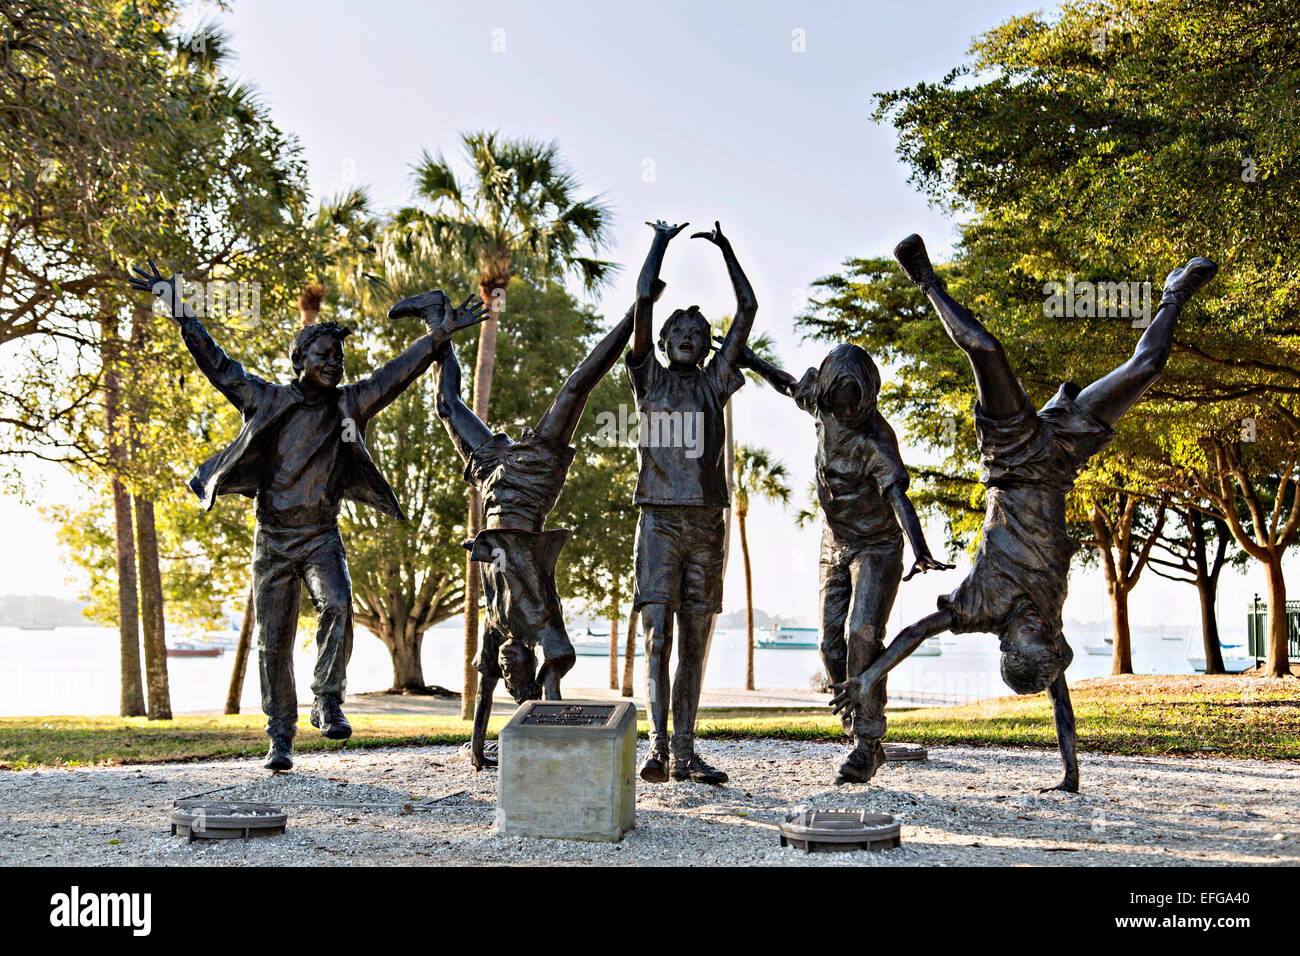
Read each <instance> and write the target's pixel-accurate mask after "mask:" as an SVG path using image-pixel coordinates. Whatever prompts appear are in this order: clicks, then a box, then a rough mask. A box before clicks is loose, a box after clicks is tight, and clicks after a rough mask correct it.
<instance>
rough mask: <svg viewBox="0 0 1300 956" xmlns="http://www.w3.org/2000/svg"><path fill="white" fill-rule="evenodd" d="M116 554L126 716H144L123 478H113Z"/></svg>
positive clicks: (128, 511)
mask: <svg viewBox="0 0 1300 956" xmlns="http://www.w3.org/2000/svg"><path fill="white" fill-rule="evenodd" d="M113 519H114V528H113V534H114V539H115V542H116V547H115V548H114V551H113V557H114V561H115V563H116V565H117V632H118V636H119V637H120V639H121V642H122V654H121V659H122V693H121V701H120V703H121V713H122V716H123V717H143V716H144V714H145V707H144V683H143V681H142V680H141V675H140V605H139V599H138V597H137V590H136V576H135V538H134V536H133V535H132V533H131V496H130V495H129V494H128V493H127V490H126V486H125V485H123V484H122V480H121V479H120V478H114V479H113Z"/></svg>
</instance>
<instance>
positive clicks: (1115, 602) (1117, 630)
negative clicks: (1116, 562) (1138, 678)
mask: <svg viewBox="0 0 1300 956" xmlns="http://www.w3.org/2000/svg"><path fill="white" fill-rule="evenodd" d="M1106 592H1107V594H1109V595H1110V614H1111V624H1112V627H1111V630H1112V633H1113V639H1114V641H1115V651H1114V654H1112V655H1111V664H1110V672H1111V675H1112V676H1114V675H1117V674H1132V673H1133V644H1132V632H1131V630H1130V628H1129V619H1128V591H1127V590H1125V589H1124V588H1123V587H1122V586H1121V585H1120V583H1119V582H1118V581H1115V580H1111V579H1109V578H1108V579H1107V581H1106Z"/></svg>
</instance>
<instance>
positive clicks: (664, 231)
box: [646, 219, 690, 239]
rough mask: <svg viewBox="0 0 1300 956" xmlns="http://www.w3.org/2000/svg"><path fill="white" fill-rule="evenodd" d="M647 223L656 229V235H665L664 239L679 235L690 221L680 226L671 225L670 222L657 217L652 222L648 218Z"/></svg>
mask: <svg viewBox="0 0 1300 956" xmlns="http://www.w3.org/2000/svg"><path fill="white" fill-rule="evenodd" d="M646 225H647V226H649V227H650V228H651V229H653V230H654V231H655V235H656V236H663V237H664V239H671V238H672V237H673V236H675V235H677V234H678V233H679V232H681V231H682V230H683V229H685V228H686V227H687V226H689V225H690V223H689V222H684V223H682V224H681V225H679V226H671V225H669V224H668V223H666V222H664V221H663V220H662V219H656V220H655V221H654V222H650V220H648V219H647V220H646Z"/></svg>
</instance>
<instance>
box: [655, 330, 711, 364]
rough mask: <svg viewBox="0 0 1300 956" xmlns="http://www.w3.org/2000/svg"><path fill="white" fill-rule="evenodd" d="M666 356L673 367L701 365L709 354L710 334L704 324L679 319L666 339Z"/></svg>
mask: <svg viewBox="0 0 1300 956" xmlns="http://www.w3.org/2000/svg"><path fill="white" fill-rule="evenodd" d="M664 354H665V355H667V356H668V361H669V362H670V363H672V364H673V365H699V364H700V363H701V362H703V361H704V358H705V356H707V355H708V354H709V333H708V332H707V331H706V330H705V328H704V323H703V322H693V321H691V320H690V319H679V320H678V321H676V322H674V323H673V325H672V328H670V329H669V330H668V335H667V337H666V338H665V339H664Z"/></svg>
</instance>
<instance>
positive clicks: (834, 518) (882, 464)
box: [794, 368, 908, 551]
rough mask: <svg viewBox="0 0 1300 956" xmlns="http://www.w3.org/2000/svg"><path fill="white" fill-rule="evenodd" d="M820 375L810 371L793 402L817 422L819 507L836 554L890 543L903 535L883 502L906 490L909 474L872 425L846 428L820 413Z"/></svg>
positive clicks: (801, 381)
mask: <svg viewBox="0 0 1300 956" xmlns="http://www.w3.org/2000/svg"><path fill="white" fill-rule="evenodd" d="M817 374H818V373H817V370H816V369H811V368H810V369H809V370H808V371H807V373H806V374H805V375H804V377H803V379H802V380H800V382H799V385H798V386H797V387H796V389H795V394H794V400H795V402H796V403H797V404H798V405H799V407H800V408H802V409H803V410H804V411H806V412H808V413H809V414H811V415H812V416H813V417H814V418H815V419H816V420H817V501H818V503H819V504H820V505H821V509H822V515H823V516H824V517H825V519H826V537H827V538H828V544H830V545H831V546H832V548H833V550H836V551H838V550H849V551H852V550H855V549H857V548H862V547H866V546H868V545H873V544H881V543H885V542H892V541H894V540H896V539H898V537H899V535H900V534H901V533H902V531H901V529H900V528H899V526H898V519H897V518H896V517H895V516H894V509H893V508H892V507H891V506H890V504H889V502H888V501H886V500H885V495H886V494H887V493H888V491H889V489H890V488H901V489H903V490H904V491H906V490H907V486H908V475H907V468H906V467H904V465H903V462H902V459H901V458H899V456H898V452H897V451H896V450H895V447H894V443H893V441H892V440H891V439H890V438H889V437H888V436H885V435H881V434H878V433H877V432H876V429H875V426H874V419H873V420H872V421H868V422H866V423H865V424H863V425H860V426H850V425H845V424H844V423H843V422H841V421H840V420H839V419H838V418H836V417H835V416H834V415H831V414H828V413H826V412H823V411H822V410H821V409H819V408H818V407H817V400H816V392H817Z"/></svg>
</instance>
